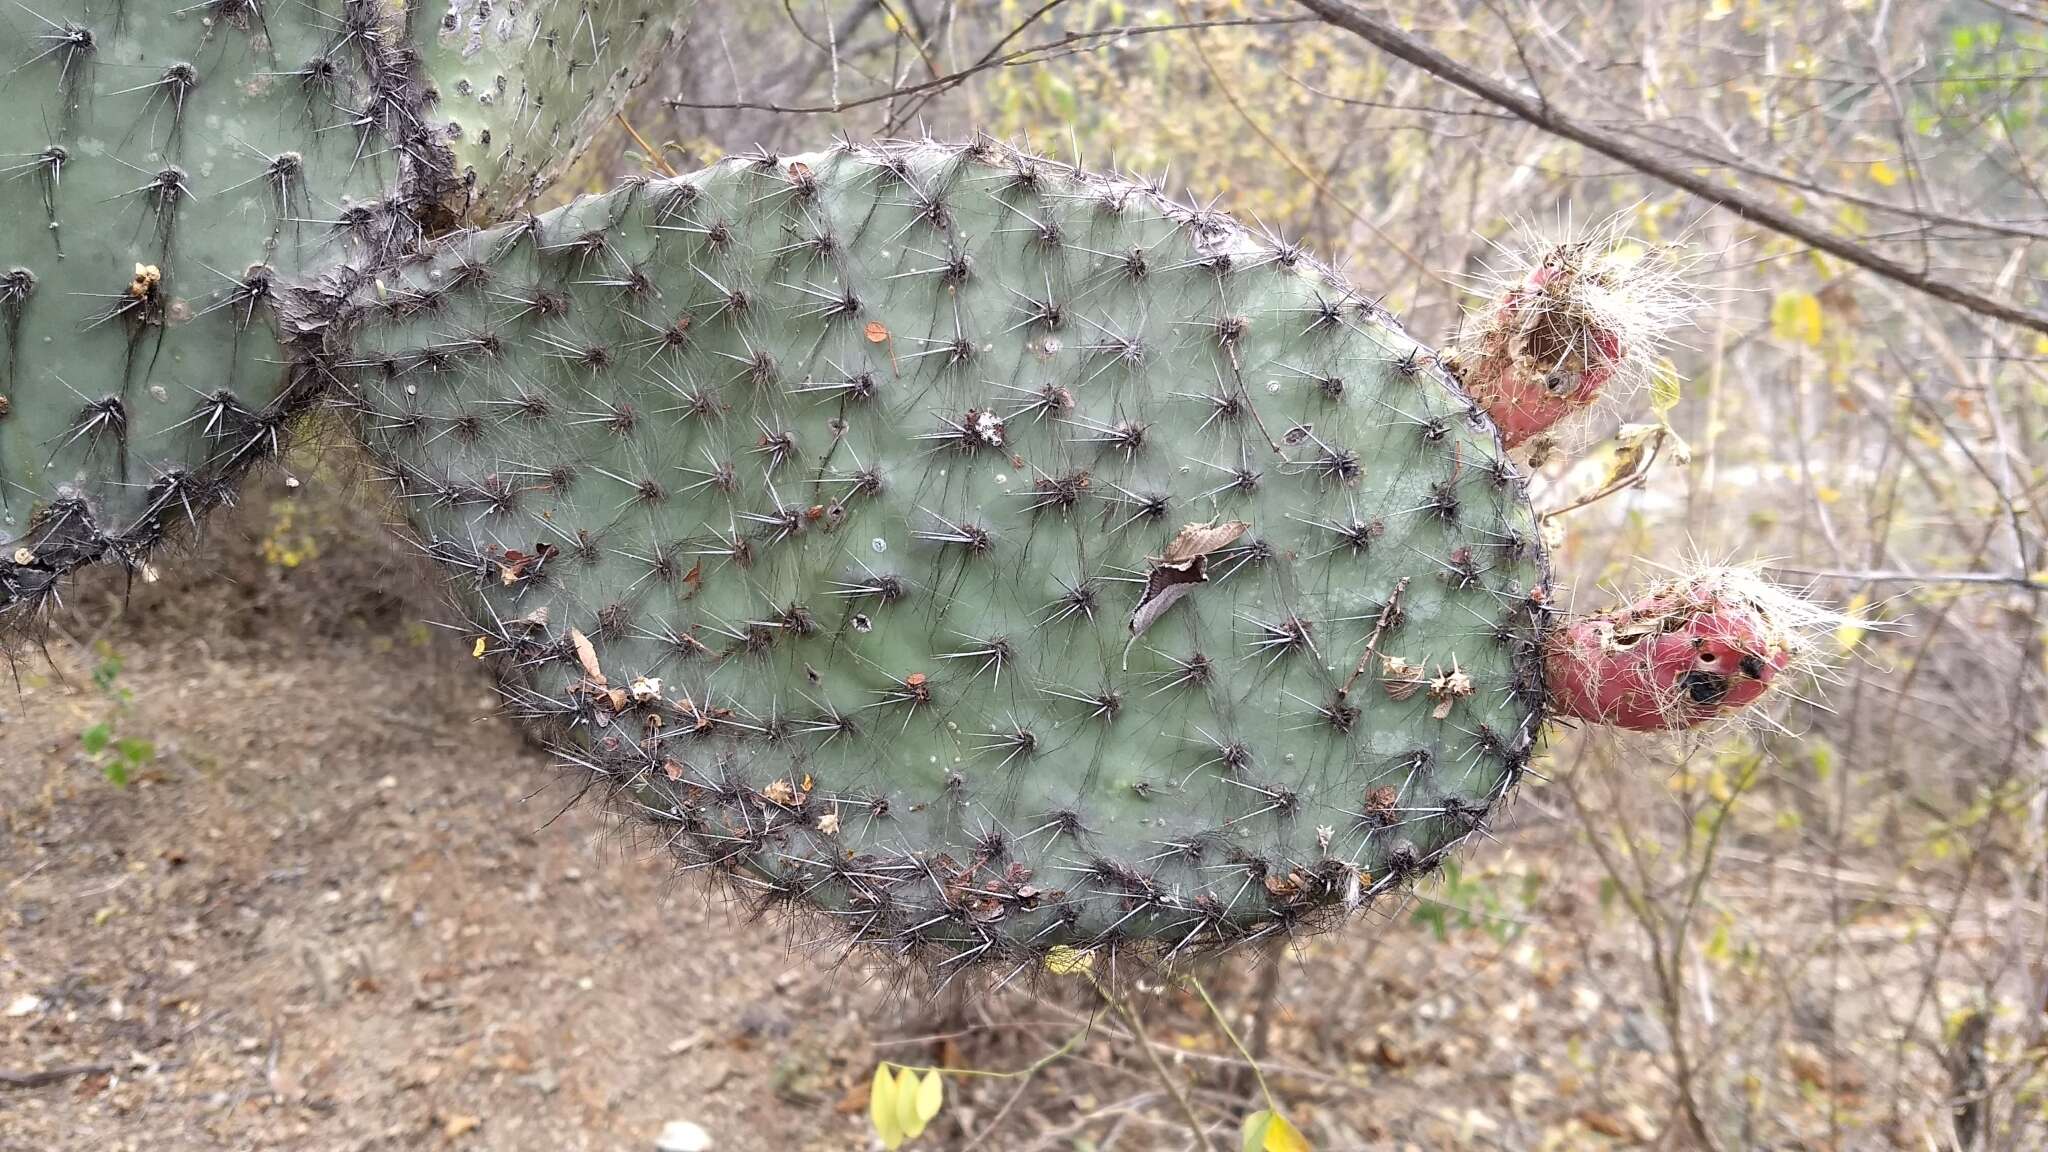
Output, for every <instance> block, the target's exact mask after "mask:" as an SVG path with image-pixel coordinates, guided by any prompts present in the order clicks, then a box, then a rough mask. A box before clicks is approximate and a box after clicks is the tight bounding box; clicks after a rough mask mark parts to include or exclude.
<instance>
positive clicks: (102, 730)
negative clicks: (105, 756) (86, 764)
mask: <svg viewBox="0 0 2048 1152" xmlns="http://www.w3.org/2000/svg"><path fill="white" fill-rule="evenodd" d="M113 738H114V728H113V725H111V724H106V723H100V724H95V725H93V726H92V727H90V728H87V729H86V730H85V731H83V732H80V733H79V734H78V742H79V743H80V744H81V745H83V746H84V747H85V751H86V754H87V755H88V756H97V755H99V754H100V753H101V752H104V751H106V748H107V744H108V742H110V741H112V740H113Z"/></svg>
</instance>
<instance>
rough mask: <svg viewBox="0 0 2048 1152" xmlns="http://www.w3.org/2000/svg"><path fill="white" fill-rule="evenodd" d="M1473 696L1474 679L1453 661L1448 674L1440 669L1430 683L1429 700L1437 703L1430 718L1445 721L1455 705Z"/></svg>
mask: <svg viewBox="0 0 2048 1152" xmlns="http://www.w3.org/2000/svg"><path fill="white" fill-rule="evenodd" d="M1471 694H1472V677H1470V676H1468V675H1466V674H1465V672H1464V670H1463V669H1461V668H1459V667H1458V662H1457V661H1456V660H1455V659H1453V660H1452V661H1451V668H1450V671H1448V672H1446V671H1444V670H1443V669H1442V668H1441V667H1439V668H1438V669H1437V673H1436V675H1435V676H1434V677H1433V678H1431V680H1430V682H1429V698H1430V699H1431V700H1434V701H1436V707H1435V708H1434V709H1432V710H1431V711H1430V713H1429V714H1430V716H1432V717H1433V718H1435V719H1438V720H1442V719H1444V718H1445V717H1447V716H1449V715H1450V714H1451V706H1452V705H1453V704H1456V703H1457V702H1458V701H1460V700H1463V699H1464V698H1465V697H1467V696H1470V695H1471Z"/></svg>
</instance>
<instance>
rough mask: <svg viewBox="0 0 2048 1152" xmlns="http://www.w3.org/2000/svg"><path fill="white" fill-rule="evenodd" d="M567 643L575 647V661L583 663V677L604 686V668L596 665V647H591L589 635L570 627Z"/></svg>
mask: <svg viewBox="0 0 2048 1152" xmlns="http://www.w3.org/2000/svg"><path fill="white" fill-rule="evenodd" d="M569 644H570V645H571V646H572V647H574V648H575V649H576V662H577V663H578V664H581V665H583V676H584V678H585V679H587V680H589V681H590V682H591V683H592V684H595V685H597V686H598V687H600V688H602V687H604V686H605V683H606V681H605V678H604V670H603V669H601V668H599V667H598V666H597V649H596V648H593V647H591V644H590V637H588V636H585V635H584V634H583V633H581V632H578V631H577V630H576V629H574V628H571V629H569Z"/></svg>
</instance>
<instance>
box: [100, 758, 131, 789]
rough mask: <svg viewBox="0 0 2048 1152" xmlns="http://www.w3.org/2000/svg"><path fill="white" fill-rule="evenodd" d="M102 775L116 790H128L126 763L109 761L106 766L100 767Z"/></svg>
mask: <svg viewBox="0 0 2048 1152" xmlns="http://www.w3.org/2000/svg"><path fill="white" fill-rule="evenodd" d="M100 775H102V776H105V777H106V778H107V782H108V783H110V784H112V785H113V786H114V787H116V788H126V787H127V786H128V765H127V763H126V762H125V761H121V760H109V761H107V762H106V763H105V764H102V765H100Z"/></svg>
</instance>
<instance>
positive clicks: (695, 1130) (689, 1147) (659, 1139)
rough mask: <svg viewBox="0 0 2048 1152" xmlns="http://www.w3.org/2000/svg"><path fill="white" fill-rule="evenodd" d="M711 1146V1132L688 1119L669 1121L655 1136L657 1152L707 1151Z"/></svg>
mask: <svg viewBox="0 0 2048 1152" xmlns="http://www.w3.org/2000/svg"><path fill="white" fill-rule="evenodd" d="M710 1147H711V1133H709V1132H706V1131H705V1130H704V1129H703V1128H701V1127H699V1126H698V1125H695V1124H692V1123H690V1122H689V1121H688V1120H671V1121H669V1122H668V1123H666V1124H664V1125H662V1126H661V1135H659V1136H656V1137H655V1138H654V1149H655V1152H707V1150H708V1149H709V1148H710Z"/></svg>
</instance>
